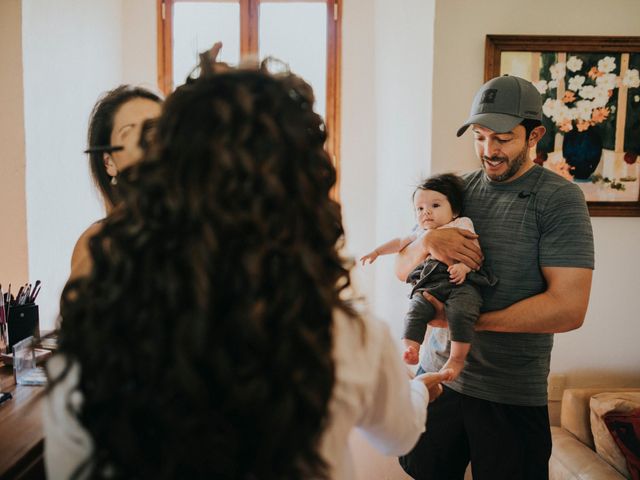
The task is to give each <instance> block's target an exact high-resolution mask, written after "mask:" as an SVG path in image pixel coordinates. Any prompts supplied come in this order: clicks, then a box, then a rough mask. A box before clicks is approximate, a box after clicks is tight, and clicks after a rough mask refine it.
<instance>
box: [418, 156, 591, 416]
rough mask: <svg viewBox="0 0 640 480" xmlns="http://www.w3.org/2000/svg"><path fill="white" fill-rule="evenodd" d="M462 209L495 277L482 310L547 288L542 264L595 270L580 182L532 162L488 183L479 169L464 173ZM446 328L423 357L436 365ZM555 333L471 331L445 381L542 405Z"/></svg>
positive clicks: (444, 352)
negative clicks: (517, 173)
mask: <svg viewBox="0 0 640 480" xmlns="http://www.w3.org/2000/svg"><path fill="white" fill-rule="evenodd" d="M464 180H465V183H466V189H465V200H464V207H463V212H462V214H463V215H465V216H467V217H470V218H471V220H472V221H473V223H474V225H475V227H476V232H477V233H478V235H480V238H479V240H480V245H481V246H482V251H483V253H484V256H485V265H487V266H489V267H490V268H491V269H492V270H493V272H494V273H495V274H496V276H497V277H498V284H497V285H496V286H495V287H491V288H486V289H485V290H484V291H483V300H484V302H483V306H482V311H484V312H486V311H493V310H500V309H503V308H506V307H508V306H510V305H512V304H513V303H516V302H518V301H520V300H523V299H525V298H529V297H531V296H534V295H537V294H538V293H541V292H544V291H545V289H546V282H545V279H544V277H543V275H542V270H541V268H542V267H581V268H589V269H593V267H594V254H593V232H592V229H591V221H590V218H589V212H588V210H587V205H586V202H585V199H584V196H583V194H582V191H581V190H580V188H579V187H578V186H577V185H575V184H573V183H571V182H569V181H567V180H566V179H564V178H562V177H560V176H559V175H557V174H555V173H553V172H551V171H550V170H548V169H545V168H542V167H539V166H537V165H536V166H534V167H533V168H531V169H530V170H529V171H527V172H526V173H525V174H524V175H522V176H521V177H519V178H517V179H516V180H514V181H512V182H506V183H502V182H493V181H491V180H489V179H488V178H487V177H486V175H485V174H484V172H483V171H482V170H478V171H476V172H473V173H471V174H468V175H466V176H464ZM448 340H449V338H448V330H447V329H434V330H433V334H432V335H431V337H430V339H429V348H428V352H427V354H426V355H424V357H423V359H422V367H423V369H425V370H426V371H437V370H439V369H440V368H441V367H442V365H444V363H445V362H446V361H447V359H448V357H449V343H448ZM552 346H553V335H552V334H527V333H499V332H484V331H483V332H476V334H475V336H474V339H473V340H472V342H471V351H470V353H469V355H468V357H467V363H466V365H465V368H464V370H463V371H462V373H461V375H460V376H459V377H458V379H457V380H456V381H455V382H453V383H451V384H449V386H450V387H451V388H453V389H454V390H456V391H458V392H460V393H464V394H466V395H470V396H472V397H476V398H481V399H484V400H490V401H493V402H499V403H506V404H511V405H525V406H542V405H546V404H547V376H548V374H549V362H550V359H551V348H552Z"/></svg>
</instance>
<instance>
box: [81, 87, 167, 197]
mask: <svg viewBox="0 0 640 480" xmlns="http://www.w3.org/2000/svg"><path fill="white" fill-rule="evenodd" d="M136 98H145V99H147V100H151V101H154V102H158V103H161V102H162V99H161V98H160V97H159V96H158V95H156V94H155V93H153V92H152V91H150V90H147V89H145V88H142V87H134V86H131V85H120V86H119V87H116V88H114V89H113V90H109V91H108V92H105V93H104V94H102V96H101V97H100V98H99V99H98V101H97V102H96V104H95V105H94V106H93V110H92V111H91V115H90V116H89V131H88V132H87V146H88V148H92V147H96V146H104V145H109V144H110V143H111V132H112V131H113V120H114V118H115V116H116V114H117V113H118V110H120V107H122V106H123V105H124V104H125V103H127V102H129V101H130V100H134V99H136ZM103 155H104V154H103V152H92V153H90V154H89V164H90V165H91V176H92V177H93V182H94V183H95V185H96V188H98V190H99V191H100V194H101V195H102V198H103V199H104V203H105V205H106V206H107V207H113V206H114V205H116V204H117V203H118V201H119V189H118V186H117V185H111V177H110V176H109V175H108V174H107V171H106V169H105V167H104V159H103Z"/></svg>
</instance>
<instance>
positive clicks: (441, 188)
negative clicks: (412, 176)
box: [413, 173, 464, 216]
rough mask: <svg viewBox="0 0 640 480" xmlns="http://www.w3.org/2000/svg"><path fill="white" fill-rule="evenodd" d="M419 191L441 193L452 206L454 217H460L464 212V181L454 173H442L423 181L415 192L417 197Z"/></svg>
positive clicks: (414, 194)
mask: <svg viewBox="0 0 640 480" xmlns="http://www.w3.org/2000/svg"><path fill="white" fill-rule="evenodd" d="M418 190H433V191H434V192H440V193H441V194H443V195H444V196H445V197H447V200H449V203H450V204H451V210H452V211H453V214H454V215H456V216H457V215H460V212H461V211H462V201H463V199H464V185H463V184H462V179H461V178H460V177H459V176H457V175H455V174H453V173H441V174H440V175H434V176H432V177H429V178H427V179H426V180H425V181H423V182H422V183H421V184H420V185H418V187H417V188H416V189H415V190H414V192H413V197H415V196H416V192H417V191H418Z"/></svg>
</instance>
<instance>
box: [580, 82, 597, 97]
mask: <svg viewBox="0 0 640 480" xmlns="http://www.w3.org/2000/svg"><path fill="white" fill-rule="evenodd" d="M578 94H579V95H580V96H581V97H582V98H593V97H595V96H596V87H594V86H593V85H585V86H584V87H582V88H581V89H580V91H579V92H578Z"/></svg>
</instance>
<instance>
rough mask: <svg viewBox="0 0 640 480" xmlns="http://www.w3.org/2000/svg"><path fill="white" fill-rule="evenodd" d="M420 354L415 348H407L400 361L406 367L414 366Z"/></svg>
mask: <svg viewBox="0 0 640 480" xmlns="http://www.w3.org/2000/svg"><path fill="white" fill-rule="evenodd" d="M419 353H420V352H419V351H418V350H417V349H416V348H415V347H407V349H406V350H405V351H404V353H403V354H402V359H403V360H404V363H406V364H407V365H416V364H417V363H418V360H419V358H420V354H419Z"/></svg>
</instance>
